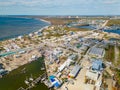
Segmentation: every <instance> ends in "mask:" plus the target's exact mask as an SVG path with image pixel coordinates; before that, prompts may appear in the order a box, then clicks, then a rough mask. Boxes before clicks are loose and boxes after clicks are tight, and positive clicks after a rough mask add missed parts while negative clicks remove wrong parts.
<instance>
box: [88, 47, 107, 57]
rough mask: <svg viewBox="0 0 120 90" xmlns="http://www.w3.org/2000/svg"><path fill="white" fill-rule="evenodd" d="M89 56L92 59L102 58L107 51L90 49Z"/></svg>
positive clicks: (95, 48)
mask: <svg viewBox="0 0 120 90" xmlns="http://www.w3.org/2000/svg"><path fill="white" fill-rule="evenodd" d="M88 54H89V55H90V56H92V57H97V58H102V57H104V54H105V50H104V49H103V48H97V47H92V48H90V49H89V51H88Z"/></svg>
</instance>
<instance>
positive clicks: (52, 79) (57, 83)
mask: <svg viewBox="0 0 120 90" xmlns="http://www.w3.org/2000/svg"><path fill="white" fill-rule="evenodd" d="M49 81H50V82H51V84H52V86H54V87H56V88H59V87H60V86H61V82H60V81H59V80H58V79H57V78H56V77H55V76H53V75H51V76H49Z"/></svg>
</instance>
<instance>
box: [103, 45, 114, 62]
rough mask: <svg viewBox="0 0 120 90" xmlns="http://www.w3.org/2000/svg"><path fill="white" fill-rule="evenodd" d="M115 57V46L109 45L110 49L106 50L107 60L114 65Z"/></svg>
mask: <svg viewBox="0 0 120 90" xmlns="http://www.w3.org/2000/svg"><path fill="white" fill-rule="evenodd" d="M114 57H115V53H114V46H112V45H108V48H106V49H105V59H106V60H107V61H109V62H113V63H114Z"/></svg>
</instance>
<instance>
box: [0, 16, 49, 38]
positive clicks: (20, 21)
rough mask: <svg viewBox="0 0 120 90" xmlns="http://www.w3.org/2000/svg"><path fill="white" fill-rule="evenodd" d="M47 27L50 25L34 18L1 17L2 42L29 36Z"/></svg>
mask: <svg viewBox="0 0 120 90" xmlns="http://www.w3.org/2000/svg"><path fill="white" fill-rule="evenodd" d="M47 25H49V24H48V23H46V22H43V21H40V20H37V19H33V18H20V17H9V16H6V17H5V16H4V17H3V16H0V40H4V39H9V38H14V37H17V36H19V35H24V34H28V33H31V32H34V31H37V30H39V29H41V28H43V27H45V26H47Z"/></svg>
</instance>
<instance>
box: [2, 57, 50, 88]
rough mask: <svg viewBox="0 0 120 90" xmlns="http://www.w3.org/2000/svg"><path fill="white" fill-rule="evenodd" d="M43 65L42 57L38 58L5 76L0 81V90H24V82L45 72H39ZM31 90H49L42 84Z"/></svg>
mask: <svg viewBox="0 0 120 90" xmlns="http://www.w3.org/2000/svg"><path fill="white" fill-rule="evenodd" d="M43 64H44V57H40V58H39V59H38V60H36V61H33V62H31V63H28V64H26V65H23V66H21V67H19V68H17V69H15V70H13V71H11V72H10V73H9V74H8V75H5V76H4V77H3V78H1V79H0V90H17V89H18V88H20V87H24V88H26V87H27V85H26V84H25V82H24V81H25V80H26V79H29V78H30V77H32V78H34V79H35V78H37V77H38V76H39V75H41V74H43V73H44V72H45V71H41V67H42V65H43ZM31 90H49V89H48V88H47V87H46V86H45V85H44V84H42V83H39V84H38V85H37V86H36V87H34V88H32V89H31Z"/></svg>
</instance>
